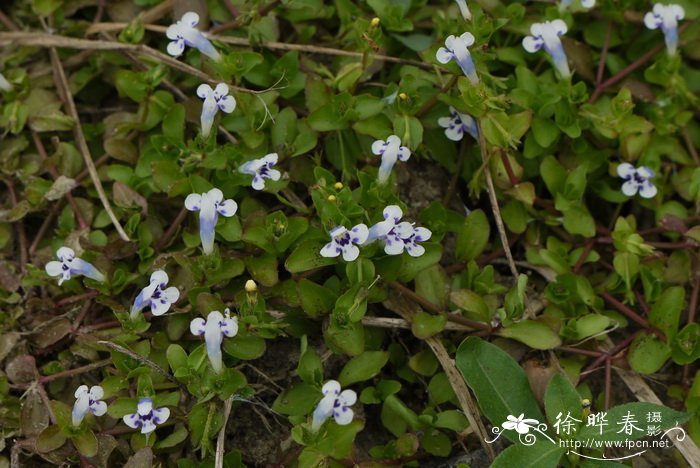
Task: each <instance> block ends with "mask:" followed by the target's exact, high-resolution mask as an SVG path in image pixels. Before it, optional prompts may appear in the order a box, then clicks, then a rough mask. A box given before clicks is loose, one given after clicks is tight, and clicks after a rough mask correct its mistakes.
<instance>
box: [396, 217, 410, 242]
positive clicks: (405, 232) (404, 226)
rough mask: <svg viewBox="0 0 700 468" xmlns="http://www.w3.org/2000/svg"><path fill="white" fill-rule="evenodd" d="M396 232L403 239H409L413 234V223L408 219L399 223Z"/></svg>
mask: <svg viewBox="0 0 700 468" xmlns="http://www.w3.org/2000/svg"><path fill="white" fill-rule="evenodd" d="M394 232H395V233H396V235H397V236H399V237H400V238H401V239H408V238H409V237H411V236H412V235H413V224H411V223H409V222H408V221H404V222H402V223H399V224H397V225H396V227H395V228H394Z"/></svg>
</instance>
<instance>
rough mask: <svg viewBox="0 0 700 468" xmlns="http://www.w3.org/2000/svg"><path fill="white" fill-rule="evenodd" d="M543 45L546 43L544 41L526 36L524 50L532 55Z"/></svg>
mask: <svg viewBox="0 0 700 468" xmlns="http://www.w3.org/2000/svg"><path fill="white" fill-rule="evenodd" d="M543 44H544V41H543V40H542V39H539V38H534V37H532V36H525V38H524V39H523V49H525V50H526V51H528V52H530V53H531V54H532V53H534V52H537V51H538V50H540V49H541V48H542V45H543Z"/></svg>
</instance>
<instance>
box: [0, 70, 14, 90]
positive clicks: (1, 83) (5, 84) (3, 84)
mask: <svg viewBox="0 0 700 468" xmlns="http://www.w3.org/2000/svg"><path fill="white" fill-rule="evenodd" d="M0 90H2V91H5V92H8V93H9V92H10V91H12V83H10V82H9V81H7V78H5V76H4V75H3V74H2V73H0Z"/></svg>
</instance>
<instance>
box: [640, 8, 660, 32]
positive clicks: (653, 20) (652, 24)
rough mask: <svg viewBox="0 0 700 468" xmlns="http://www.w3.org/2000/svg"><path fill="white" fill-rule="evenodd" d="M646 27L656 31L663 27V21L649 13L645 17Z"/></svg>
mask: <svg viewBox="0 0 700 468" xmlns="http://www.w3.org/2000/svg"><path fill="white" fill-rule="evenodd" d="M644 26H646V27H647V28H649V29H656V28H658V27H659V26H661V20H660V18H658V17H657V16H656V15H655V14H654V13H652V12H649V13H647V14H646V15H644Z"/></svg>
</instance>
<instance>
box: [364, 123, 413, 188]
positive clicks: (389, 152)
mask: <svg viewBox="0 0 700 468" xmlns="http://www.w3.org/2000/svg"><path fill="white" fill-rule="evenodd" d="M372 153H374V154H376V155H378V156H381V157H382V162H381V164H380V165H379V172H378V173H377V181H378V182H379V183H380V184H383V183H385V182H386V181H387V180H389V175H390V174H391V170H392V169H393V167H394V164H396V161H397V160H399V161H404V162H405V161H408V159H409V158H410V157H411V150H410V149H408V148H406V147H405V146H401V139H400V138H399V137H397V136H396V135H391V136H390V137H389V138H387V139H386V141H383V140H376V141H375V142H374V143H372Z"/></svg>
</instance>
